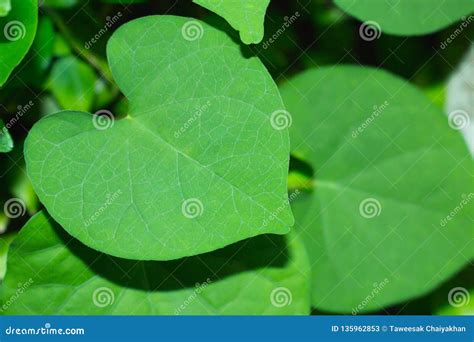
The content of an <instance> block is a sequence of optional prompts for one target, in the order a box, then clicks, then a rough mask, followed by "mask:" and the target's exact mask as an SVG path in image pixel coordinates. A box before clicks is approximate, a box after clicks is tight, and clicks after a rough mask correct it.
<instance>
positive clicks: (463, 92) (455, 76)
mask: <svg viewBox="0 0 474 342" xmlns="http://www.w3.org/2000/svg"><path fill="white" fill-rule="evenodd" d="M445 111H446V114H447V115H448V118H449V121H450V123H451V125H452V126H453V127H454V128H455V129H458V130H460V131H461V132H462V133H463V136H464V139H465V140H466V143H467V145H468V147H469V150H470V151H471V155H473V156H474V44H473V45H471V46H470V48H469V50H468V51H467V54H466V55H465V56H464V58H463V60H462V62H461V63H460V65H459V66H458V67H457V68H456V70H455V71H454V72H453V73H452V75H451V77H450V80H449V82H448V85H447V91H446V105H445Z"/></svg>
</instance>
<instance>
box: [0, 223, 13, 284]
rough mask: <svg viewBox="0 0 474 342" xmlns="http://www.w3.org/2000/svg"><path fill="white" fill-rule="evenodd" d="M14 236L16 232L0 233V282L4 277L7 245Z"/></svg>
mask: <svg viewBox="0 0 474 342" xmlns="http://www.w3.org/2000/svg"><path fill="white" fill-rule="evenodd" d="M2 233H3V232H2ZM15 236H16V233H9V234H2V235H0V283H1V282H2V281H3V278H4V277H5V273H6V271H7V254H8V247H9V246H10V244H11V242H12V241H13V239H14V238H15Z"/></svg>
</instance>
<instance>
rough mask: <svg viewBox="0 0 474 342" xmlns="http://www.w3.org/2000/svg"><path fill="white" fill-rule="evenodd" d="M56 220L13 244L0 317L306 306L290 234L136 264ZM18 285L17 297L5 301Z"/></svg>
mask: <svg viewBox="0 0 474 342" xmlns="http://www.w3.org/2000/svg"><path fill="white" fill-rule="evenodd" d="M53 222H54V221H52V220H51V219H49V218H48V216H47V215H46V214H43V213H39V214H37V215H36V216H34V217H33V218H32V219H31V220H30V221H29V222H28V223H27V225H26V226H25V227H24V228H23V229H22V230H21V232H20V234H19V235H18V236H17V238H16V239H15V240H14V242H13V244H12V245H11V247H10V250H9V252H8V267H7V275H6V278H5V281H4V283H3V284H2V288H1V289H2V292H1V302H2V303H6V304H8V305H6V307H5V306H3V312H4V314H12V315H14V314H22V315H24V314H27V315H30V314H35V315H62V314H69V315H70V314H76V315H85V314H90V315H110V314H129V315H149V314H154V315H174V314H180V315H196V314H203V315H208V314H222V315H229V314H240V315H242V314H266V315H280V314H282V315H283V314H286V315H289V314H308V313H309V311H310V305H309V281H308V279H307V278H306V275H308V274H309V265H308V260H307V257H306V253H305V251H304V246H303V245H302V244H301V243H300V242H299V240H298V239H295V236H293V235H288V238H287V239H285V238H284V237H282V236H278V235H262V236H259V237H256V238H253V239H250V240H246V241H242V242H240V243H237V244H235V245H232V246H229V247H226V248H225V249H222V250H219V251H215V252H212V253H208V254H204V255H200V256H195V257H191V258H186V259H183V260H177V261H161V262H159V261H141V262H136V261H132V260H124V259H119V258H114V257H110V256H108V255H105V254H102V253H99V252H96V251H94V250H91V249H90V248H88V247H86V246H84V245H83V244H81V243H80V242H79V241H77V240H76V239H74V238H72V237H71V236H69V235H68V234H66V233H65V232H64V230H63V229H61V227H59V226H58V225H56V224H54V223H53ZM285 240H287V241H288V242H287V243H286V242H285ZM32 269H34V270H35V271H34V272H32V271H31V270H32ZM19 288H20V289H21V290H22V294H21V296H15V300H13V301H8V299H10V298H11V297H12V296H14V294H15V293H18V292H17V291H18V289H19Z"/></svg>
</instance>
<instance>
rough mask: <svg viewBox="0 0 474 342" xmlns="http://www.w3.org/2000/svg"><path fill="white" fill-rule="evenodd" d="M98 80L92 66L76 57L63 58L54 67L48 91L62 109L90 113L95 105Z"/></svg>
mask: <svg viewBox="0 0 474 342" xmlns="http://www.w3.org/2000/svg"><path fill="white" fill-rule="evenodd" d="M96 79H97V77H96V74H95V72H94V69H93V68H92V67H91V66H89V65H88V64H86V63H84V62H82V61H81V60H79V59H77V58H76V57H74V56H69V57H63V58H60V59H59V60H58V61H57V62H56V63H54V65H53V69H52V71H51V76H50V78H49V80H48V89H50V90H51V92H52V93H53V95H54V97H55V98H56V100H57V101H58V102H59V104H60V105H61V107H62V108H64V109H67V110H80V111H89V110H91V109H92V104H93V103H94V87H95V82H96Z"/></svg>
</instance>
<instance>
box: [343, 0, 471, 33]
mask: <svg viewBox="0 0 474 342" xmlns="http://www.w3.org/2000/svg"><path fill="white" fill-rule="evenodd" d="M335 3H336V4H337V5H338V6H339V7H341V8H342V9H343V10H344V11H346V12H347V13H349V14H350V15H352V16H354V17H356V18H357V19H359V20H360V21H363V22H366V24H367V25H368V26H370V27H371V28H377V26H379V27H378V28H380V29H381V30H382V32H385V33H389V34H396V35H406V36H409V35H422V34H427V33H431V32H435V31H438V30H440V29H442V28H444V27H446V26H448V25H450V24H452V23H454V22H456V21H459V20H461V18H462V17H463V16H466V15H468V14H470V13H472V12H473V11H474V1H473V0H449V1H436V0H434V1H433V0H428V1H427V0H395V1H378V0H335Z"/></svg>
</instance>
